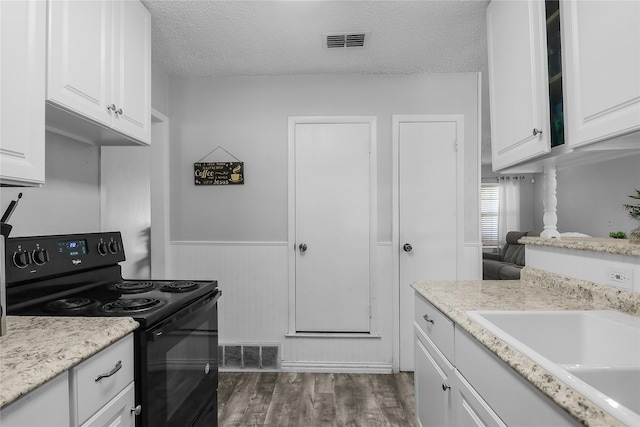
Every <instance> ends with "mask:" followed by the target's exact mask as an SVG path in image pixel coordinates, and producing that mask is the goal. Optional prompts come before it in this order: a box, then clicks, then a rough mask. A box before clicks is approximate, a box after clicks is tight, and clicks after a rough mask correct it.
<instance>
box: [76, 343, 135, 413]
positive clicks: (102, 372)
mask: <svg viewBox="0 0 640 427" xmlns="http://www.w3.org/2000/svg"><path fill="white" fill-rule="evenodd" d="M127 388H131V390H133V336H132V335H129V336H128V337H125V338H123V339H121V340H120V341H118V342H116V343H115V344H112V345H111V346H109V347H107V348H106V349H104V350H102V351H101V352H100V353H98V354H96V355H94V356H92V357H91V358H89V359H87V360H85V361H84V362H82V363H81V364H79V365H78V366H76V367H74V368H73V369H72V370H71V372H70V375H69V391H70V393H71V404H72V406H71V422H72V425H74V426H80V425H91V426H103V425H104V426H111V425H118V426H123V425H131V426H133V424H134V413H133V411H131V410H132V409H133V407H134V406H135V405H134V403H135V402H134V399H133V396H131V399H130V402H129V407H128V408H127V409H128V411H129V414H127V420H128V421H129V423H116V424H113V423H112V422H110V421H109V420H110V419H111V418H112V417H116V418H117V417H118V416H119V415H117V414H119V412H120V411H118V410H117V407H119V406H120V405H121V404H122V403H123V400H122V399H123V397H122V396H120V395H121V394H122V393H123V391H125V390H126V389H127ZM118 399H120V400H118ZM114 401H115V402H114ZM109 406H113V407H112V408H111V409H110V410H107V407H109ZM114 411H116V412H114ZM103 413H104V414H103ZM98 415H99V416H98ZM109 415H110V416H111V418H110V417H109ZM96 416H97V418H96ZM91 417H94V418H95V419H94V418H91ZM90 418H91V420H90V424H84V423H85V422H86V421H87V420H89V419H90ZM102 421H104V423H103V422H102ZM122 421H124V419H123V420H122Z"/></svg>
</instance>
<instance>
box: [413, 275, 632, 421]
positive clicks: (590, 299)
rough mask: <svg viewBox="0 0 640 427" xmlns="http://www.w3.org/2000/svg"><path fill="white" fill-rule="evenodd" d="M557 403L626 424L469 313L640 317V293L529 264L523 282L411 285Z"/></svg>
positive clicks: (579, 414) (580, 414)
mask: <svg viewBox="0 0 640 427" xmlns="http://www.w3.org/2000/svg"><path fill="white" fill-rule="evenodd" d="M411 286H412V287H413V288H414V289H415V290H416V292H418V293H419V294H420V295H422V296H424V297H425V298H426V299H427V300H429V301H430V302H431V303H432V304H433V305H434V306H436V307H437V308H438V309H439V310H440V311H442V312H443V313H444V314H445V315H447V316H448V317H449V318H450V319H451V320H453V321H454V322H455V323H456V324H457V326H460V327H461V328H462V329H464V330H465V331H467V332H468V333H469V334H471V335H472V336H473V337H474V338H476V339H477V340H478V341H479V342H481V343H482V344H483V345H484V346H486V347H487V348H488V349H489V350H490V351H492V352H493V353H494V354H496V355H497V356H498V357H499V358H500V359H502V360H503V361H504V362H506V363H507V364H508V365H509V366H511V367H512V368H513V369H514V370H515V371H517V372H518V373H519V374H520V375H522V376H523V377H524V378H526V379H527V380H528V381H529V382H530V383H531V384H533V385H534V386H535V387H537V388H538V389H539V390H541V391H542V392H543V393H545V394H546V395H548V396H549V397H550V398H551V399H553V400H554V401H555V402H556V403H557V404H558V405H560V406H561V407H562V408H564V409H565V410H566V411H567V412H569V413H570V414H571V415H573V416H574V417H575V418H576V419H578V420H579V421H580V422H582V423H583V424H584V425H588V426H622V425H623V424H622V423H621V422H620V421H618V420H617V419H616V418H614V417H613V416H611V415H610V414H609V413H607V412H606V411H604V410H603V409H602V408H600V407H599V406H597V405H596V404H594V403H593V402H591V401H590V400H589V399H587V398H586V397H584V396H583V395H581V394H579V393H578V392H577V391H575V390H574V389H573V388H571V387H570V386H568V385H567V384H565V383H563V382H562V381H560V380H559V379H557V378H556V377H555V376H554V375H552V374H550V373H549V372H547V371H546V370H544V369H542V368H541V367H540V366H538V365H537V364H535V363H534V362H533V361H531V360H530V359H529V358H528V357H526V356H524V355H523V354H522V353H520V352H519V351H517V350H515V349H513V348H512V347H510V346H509V345H507V344H506V343H505V342H504V341H502V340H500V339H499V338H497V337H496V336H495V335H493V334H492V333H491V332H489V331H487V330H486V329H484V328H483V327H482V326H480V325H479V324H478V323H476V322H475V321H473V320H471V319H469V318H468V317H467V315H466V312H467V311H471V310H619V311H623V312H625V313H628V314H631V315H634V316H640V294H637V293H634V292H631V291H626V290H621V289H615V288H609V287H606V286H599V285H596V284H592V283H589V282H584V281H581V280H577V279H571V278H568V277H562V276H557V275H552V274H551V273H547V272H544V271H541V270H537V269H533V268H531V267H525V268H524V269H523V270H522V275H521V280H485V281H482V280H470V281H458V282H451V281H448V282H445V281H425V282H415V283H413V284H412V285H411Z"/></svg>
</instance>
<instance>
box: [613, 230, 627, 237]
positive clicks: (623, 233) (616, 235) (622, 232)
mask: <svg viewBox="0 0 640 427" xmlns="http://www.w3.org/2000/svg"><path fill="white" fill-rule="evenodd" d="M609 237H611V238H613V239H626V238H627V233H625V232H624V231H612V232H611V233H609Z"/></svg>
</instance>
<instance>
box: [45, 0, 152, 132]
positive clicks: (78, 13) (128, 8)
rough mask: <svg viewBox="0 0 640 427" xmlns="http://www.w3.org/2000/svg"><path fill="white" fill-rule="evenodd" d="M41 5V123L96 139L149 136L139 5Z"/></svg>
mask: <svg viewBox="0 0 640 427" xmlns="http://www.w3.org/2000/svg"><path fill="white" fill-rule="evenodd" d="M48 6H49V16H48V19H49V28H48V30H49V34H48V36H49V43H48V49H49V52H48V53H49V54H48V63H47V101H48V104H49V105H48V106H47V129H49V130H52V131H54V132H58V133H61V134H64V135H68V136H71V137H74V138H76V139H79V140H86V141H87V142H91V143H97V144H131V143H137V144H149V142H150V139H151V17H150V14H149V12H148V11H147V9H146V8H145V7H144V6H143V5H142V3H140V2H138V1H110V0H101V1H73V0H56V1H50V2H49V4H48Z"/></svg>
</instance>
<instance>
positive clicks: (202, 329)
mask: <svg viewBox="0 0 640 427" xmlns="http://www.w3.org/2000/svg"><path fill="white" fill-rule="evenodd" d="M219 296H220V292H217V291H216V292H213V293H210V294H208V295H206V296H204V297H202V298H201V299H199V300H196V301H194V302H192V303H190V304H189V305H188V306H187V307H185V308H184V309H182V310H181V311H179V312H177V313H176V314H174V315H173V316H171V317H170V318H168V319H166V320H165V321H163V322H162V323H161V324H160V325H156V326H153V327H152V328H150V329H149V330H147V331H141V332H140V333H139V334H138V336H139V341H140V342H139V345H138V348H137V350H138V351H139V352H140V353H141V354H140V356H141V357H140V358H139V359H138V363H140V366H139V370H138V375H136V377H137V378H136V381H138V383H136V395H137V396H138V399H137V401H138V402H140V403H141V404H142V412H141V414H140V417H138V420H137V424H138V426H140V425H141V426H144V427H153V426H167V427H172V426H176V427H186V426H191V425H193V424H194V423H195V422H196V421H197V419H198V418H199V417H200V415H201V414H202V412H203V411H204V410H205V408H206V409H207V410H208V411H211V409H212V408H211V405H212V404H213V405H215V404H216V402H213V403H212V402H211V401H212V399H214V397H215V396H216V393H217V389H218V315H217V300H218V298H219Z"/></svg>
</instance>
